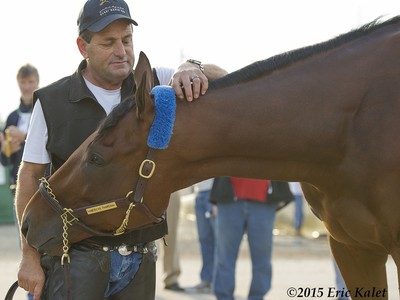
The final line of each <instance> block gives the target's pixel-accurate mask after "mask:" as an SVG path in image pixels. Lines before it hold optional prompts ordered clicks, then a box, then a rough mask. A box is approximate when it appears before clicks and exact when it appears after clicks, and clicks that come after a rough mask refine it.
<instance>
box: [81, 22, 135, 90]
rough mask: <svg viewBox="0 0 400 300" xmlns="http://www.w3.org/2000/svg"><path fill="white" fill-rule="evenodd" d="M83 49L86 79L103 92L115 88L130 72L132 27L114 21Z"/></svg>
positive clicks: (131, 63) (132, 59)
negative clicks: (86, 63)
mask: <svg viewBox="0 0 400 300" xmlns="http://www.w3.org/2000/svg"><path fill="white" fill-rule="evenodd" d="M84 49H85V54H84V53H82V54H84V57H85V58H86V59H87V61H88V67H87V72H88V73H89V74H88V73H85V75H87V76H88V79H89V80H91V81H93V83H94V84H96V85H98V86H100V87H103V88H105V89H114V88H118V87H119V86H121V84H122V81H123V80H124V79H125V78H126V77H127V76H128V74H129V72H131V70H132V68H133V64H134V60H135V59H134V54H133V41H132V25H130V24H129V22H127V21H124V20H117V21H115V22H113V23H111V24H110V25H108V26H107V27H106V28H104V29H103V30H102V31H100V32H97V33H94V34H93V37H92V40H91V41H90V43H89V44H88V43H86V42H85V43H84Z"/></svg>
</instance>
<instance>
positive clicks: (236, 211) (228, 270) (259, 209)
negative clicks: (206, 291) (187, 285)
mask: <svg viewBox="0 0 400 300" xmlns="http://www.w3.org/2000/svg"><path fill="white" fill-rule="evenodd" d="M275 213H276V207H275V205H271V204H265V203H260V202H257V201H246V200H239V201H235V202H232V203H221V204H218V215H217V218H216V236H217V239H218V243H217V254H216V268H215V277H214V293H215V296H216V297H217V299H218V300H233V299H234V297H233V294H234V290H235V269H236V260H237V258H238V253H239V247H240V243H241V241H242V238H243V235H244V233H247V237H248V243H249V249H250V255H251V262H252V280H251V285H250V291H249V294H248V299H249V300H261V299H263V297H264V295H265V294H267V292H268V291H269V290H270V288H271V277H272V264H271V257H272V230H273V228H274V223H275Z"/></svg>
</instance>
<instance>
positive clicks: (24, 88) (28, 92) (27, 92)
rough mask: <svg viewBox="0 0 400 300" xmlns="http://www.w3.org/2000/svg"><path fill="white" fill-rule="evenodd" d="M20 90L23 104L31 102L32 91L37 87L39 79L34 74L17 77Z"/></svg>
mask: <svg viewBox="0 0 400 300" xmlns="http://www.w3.org/2000/svg"><path fill="white" fill-rule="evenodd" d="M17 82H18V86H19V89H20V91H21V98H22V101H23V102H24V104H32V99H33V92H34V91H35V90H37V89H38V87H39V79H38V78H37V76H36V75H29V76H25V77H18V78H17Z"/></svg>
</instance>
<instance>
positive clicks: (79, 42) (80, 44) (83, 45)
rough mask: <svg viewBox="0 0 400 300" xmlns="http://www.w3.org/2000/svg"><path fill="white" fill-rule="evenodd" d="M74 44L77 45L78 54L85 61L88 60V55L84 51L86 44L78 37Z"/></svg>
mask: <svg viewBox="0 0 400 300" xmlns="http://www.w3.org/2000/svg"><path fill="white" fill-rule="evenodd" d="M76 44H77V45H78V49H79V52H80V53H81V55H82V56H83V58H84V59H87V58H88V54H87V51H86V46H87V42H86V41H85V40H84V39H82V38H81V37H78V38H77V39H76Z"/></svg>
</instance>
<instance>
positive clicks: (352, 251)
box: [329, 236, 388, 300]
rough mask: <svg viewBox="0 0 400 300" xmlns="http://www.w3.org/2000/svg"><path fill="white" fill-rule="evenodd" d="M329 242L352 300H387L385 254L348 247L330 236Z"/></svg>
mask: <svg viewBox="0 0 400 300" xmlns="http://www.w3.org/2000/svg"><path fill="white" fill-rule="evenodd" d="M329 242H330V247H331V250H332V254H333V256H334V258H335V260H336V263H337V265H338V267H339V269H340V273H341V274H342V276H343V279H344V282H345V283H346V286H347V289H348V291H349V292H350V295H351V297H352V299H357V298H362V299H382V300H383V299H388V287H387V278H386V261H387V257H388V255H387V254H386V253H381V254H379V253H377V252H375V251H371V250H367V249H363V248H356V247H353V246H348V245H345V244H342V243H340V242H338V241H336V240H335V239H333V238H332V237H331V236H329Z"/></svg>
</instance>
